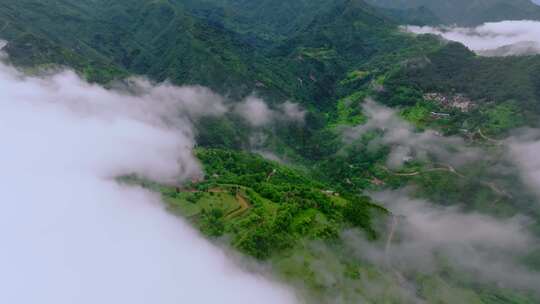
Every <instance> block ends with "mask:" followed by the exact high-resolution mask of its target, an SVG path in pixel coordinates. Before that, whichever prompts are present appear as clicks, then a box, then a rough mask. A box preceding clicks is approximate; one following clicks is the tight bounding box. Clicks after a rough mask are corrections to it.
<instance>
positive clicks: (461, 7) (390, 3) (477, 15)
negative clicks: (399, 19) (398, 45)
mask: <svg viewBox="0 0 540 304" xmlns="http://www.w3.org/2000/svg"><path fill="white" fill-rule="evenodd" d="M367 2H369V3H370V4H372V5H375V6H379V7H383V8H388V9H401V10H409V9H419V8H424V9H427V10H429V11H431V12H433V14H434V15H435V16H437V18H438V19H439V20H440V21H441V23H443V24H449V25H450V24H457V25H461V26H474V25H479V24H482V23H485V22H495V21H502V20H523V19H530V20H540V7H538V5H535V4H534V3H532V2H531V1H530V0H510V1H508V0H472V1H469V0H367ZM428 21H429V20H428ZM431 21H432V22H433V21H434V20H431ZM431 24H436V23H431Z"/></svg>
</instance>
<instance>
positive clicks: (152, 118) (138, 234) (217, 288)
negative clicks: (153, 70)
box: [0, 65, 295, 304]
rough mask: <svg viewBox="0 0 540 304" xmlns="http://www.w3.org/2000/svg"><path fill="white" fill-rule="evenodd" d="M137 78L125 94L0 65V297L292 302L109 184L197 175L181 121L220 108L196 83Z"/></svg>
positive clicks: (149, 198)
mask: <svg viewBox="0 0 540 304" xmlns="http://www.w3.org/2000/svg"><path fill="white" fill-rule="evenodd" d="M138 82H139V83H138V84H135V85H134V86H132V88H134V91H137V92H136V94H130V93H126V92H124V91H113V90H106V89H103V88H101V87H99V86H96V85H90V84H88V83H85V82H84V81H81V80H80V79H79V78H78V77H77V76H75V75H74V74H73V73H70V72H63V73H60V74H57V75H54V76H51V77H46V78H37V77H26V76H24V75H22V74H21V73H19V72H17V71H15V70H14V69H12V68H10V67H7V66H5V65H0V92H1V93H0V107H1V109H2V110H1V111H0V139H1V141H2V145H1V149H0V168H1V170H2V174H0V194H1V195H2V199H1V201H0V242H1V245H2V250H0V269H2V271H1V273H0V286H2V288H1V289H2V292H0V302H1V303H21V304H22V303H55V304H64V303H65V304H68V303H69V304H71V303H78V304H85V303H141V304H147V303H159V304H166V303H294V302H295V299H294V297H293V295H292V294H291V292H290V291H289V290H288V289H286V288H284V287H283V286H281V285H279V284H274V283H271V282H269V281H268V280H267V279H264V278H262V277H261V276H259V275H255V274H248V273H246V272H244V271H242V270H241V269H240V268H239V267H237V266H236V264H234V263H233V262H231V261H230V259H229V258H228V257H227V256H226V255H225V254H224V253H223V252H222V251H221V250H220V249H218V248H216V247H215V246H213V245H211V244H210V243H208V242H207V241H205V240H204V239H203V238H201V237H200V236H199V235H198V234H197V233H196V232H195V231H193V230H192V229H191V228H190V227H189V226H188V225H186V224H185V223H184V222H183V221H182V220H180V219H178V218H176V217H173V216H171V215H169V214H168V213H167V212H165V211H164V210H163V207H162V206H161V204H160V203H159V199H158V197H157V196H156V195H154V194H151V193H148V192H146V191H144V190H142V189H138V188H129V187H126V186H122V185H119V184H117V183H116V182H115V181H114V179H113V177H115V176H118V175H121V174H127V173H139V174H141V175H145V176H148V177H151V178H159V179H161V180H164V181H175V180H176V181H177V180H178V179H184V178H187V177H189V176H191V175H194V174H199V173H200V169H199V166H198V164H197V162H196V160H195V158H194V157H193V156H192V154H191V149H192V146H193V139H192V130H191V125H190V122H189V121H190V120H191V119H195V118H196V117H197V116H198V115H202V114H203V113H209V114H219V113H221V112H222V111H224V110H223V109H224V107H223V105H222V104H221V102H220V98H219V97H218V96H216V95H214V94H212V93H211V92H209V91H208V90H206V89H202V88H193V87H183V88H177V87H173V86H171V85H168V84H164V85H157V86H152V85H149V84H148V83H143V82H140V81H138ZM199 102H201V103H202V105H200V104H199Z"/></svg>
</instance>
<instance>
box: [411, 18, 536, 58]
mask: <svg viewBox="0 0 540 304" xmlns="http://www.w3.org/2000/svg"><path fill="white" fill-rule="evenodd" d="M404 30H406V31H409V32H413V33H416V34H434V35H439V36H441V37H443V38H444V39H446V40H451V41H457V42H460V43H462V44H464V45H465V46H467V47H468V48H470V49H471V50H473V51H475V52H477V53H478V54H480V55H485V56H511V55H531V54H539V53H540V21H531V20H517V21H501V22H489V23H485V24H483V25H480V26H477V27H457V26H438V27H433V26H412V25H411V26H405V27H404Z"/></svg>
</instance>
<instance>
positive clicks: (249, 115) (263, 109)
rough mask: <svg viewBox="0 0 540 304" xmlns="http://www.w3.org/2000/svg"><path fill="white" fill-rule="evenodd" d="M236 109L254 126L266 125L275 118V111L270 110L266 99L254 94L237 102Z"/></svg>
mask: <svg viewBox="0 0 540 304" xmlns="http://www.w3.org/2000/svg"><path fill="white" fill-rule="evenodd" d="M235 111H236V112H237V113H238V114H240V115H241V116H242V117H244V118H245V119H246V120H247V121H248V122H249V123H250V124H251V125H252V126H254V127H260V126H263V125H266V124H268V123H270V122H271V121H272V119H273V118H274V112H273V111H272V110H270V108H269V107H268V105H267V104H266V103H265V102H264V100H262V99H260V98H257V97H254V96H250V97H248V98H246V99H245V100H244V101H242V102H241V103H239V104H237V105H236V107H235Z"/></svg>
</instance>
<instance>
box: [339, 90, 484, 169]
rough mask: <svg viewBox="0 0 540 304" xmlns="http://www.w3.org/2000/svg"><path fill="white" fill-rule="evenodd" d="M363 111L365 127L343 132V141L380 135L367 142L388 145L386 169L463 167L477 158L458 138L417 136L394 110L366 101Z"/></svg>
mask: <svg viewBox="0 0 540 304" xmlns="http://www.w3.org/2000/svg"><path fill="white" fill-rule="evenodd" d="M362 110H363V112H364V114H365V115H366V116H367V117H368V119H369V120H368V121H367V122H366V123H365V124H362V125H359V126H356V127H354V128H350V129H347V130H345V132H344V137H345V139H346V140H349V141H353V140H355V139H357V138H359V137H361V136H362V135H363V134H365V133H366V132H369V131H375V130H379V131H382V132H383V134H382V136H381V137H378V138H377V139H375V140H372V141H371V142H370V145H372V146H378V145H381V144H382V145H389V146H390V147H391V152H390V155H389V157H388V161H387V165H388V166H389V167H390V168H393V169H395V168H398V167H400V166H402V165H403V164H404V163H405V162H407V161H408V160H412V159H417V160H424V161H426V160H432V161H435V162H437V161H444V162H445V163H449V164H451V165H454V166H460V165H463V164H464V163H466V162H470V161H472V160H474V159H476V158H477V157H478V156H479V151H477V150H476V149H474V148H471V147H469V146H468V145H467V144H466V143H465V141H464V140H463V139H462V138H460V137H455V136H454V137H446V136H442V135H440V134H439V133H437V132H436V131H433V130H429V129H428V130H426V131H423V132H417V131H416V130H415V127H414V126H413V125H411V124H410V123H408V122H407V121H405V120H403V119H401V118H400V117H399V116H398V113H397V112H396V110H394V109H391V108H388V107H386V106H383V105H381V104H378V103H376V102H375V101H373V100H371V99H367V100H365V101H364V103H363V104H362Z"/></svg>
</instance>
